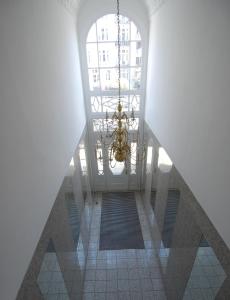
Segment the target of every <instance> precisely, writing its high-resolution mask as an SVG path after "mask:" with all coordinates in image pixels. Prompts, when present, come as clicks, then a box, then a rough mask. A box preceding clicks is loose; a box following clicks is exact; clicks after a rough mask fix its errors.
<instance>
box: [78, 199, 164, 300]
mask: <svg viewBox="0 0 230 300" xmlns="http://www.w3.org/2000/svg"><path fill="white" fill-rule="evenodd" d="M97 197H98V199H96V202H97V203H98V204H97V205H95V208H94V211H93V219H92V227H91V228H92V229H91V236H90V245H89V253H88V260H87V265H86V275H85V285H84V296H83V299H85V300H86V299H87V300H89V299H98V300H103V299H109V300H113V299H133V300H136V299H137V300H139V299H143V300H148V299H159V300H163V299H166V298H165V294H164V290H163V284H162V280H161V273H160V269H159V261H158V259H157V256H156V252H155V250H154V249H153V244H152V239H151V235H150V232H149V227H148V224H147V221H146V216H145V214H144V211H143V206H142V202H141V201H140V199H138V197H137V198H136V203H137V208H138V214H139V218H140V223H141V228H142V234H143V239H144V243H145V249H141V250H137V249H130V250H105V251H99V250H98V249H99V247H98V246H99V238H100V217H101V195H100V194H98V196H97Z"/></svg>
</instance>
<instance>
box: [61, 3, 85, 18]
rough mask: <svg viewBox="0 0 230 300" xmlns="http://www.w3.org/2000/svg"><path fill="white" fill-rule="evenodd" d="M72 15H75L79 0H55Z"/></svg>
mask: <svg viewBox="0 0 230 300" xmlns="http://www.w3.org/2000/svg"><path fill="white" fill-rule="evenodd" d="M57 2H58V3H59V4H60V5H62V6H63V7H64V8H65V9H66V10H67V11H68V12H69V13H70V14H71V15H72V16H74V17H76V14H77V10H78V7H79V3H80V0H57Z"/></svg>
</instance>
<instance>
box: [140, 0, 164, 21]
mask: <svg viewBox="0 0 230 300" xmlns="http://www.w3.org/2000/svg"><path fill="white" fill-rule="evenodd" d="M144 1H145V3H146V6H147V8H148V11H149V16H150V17H151V16H152V15H153V14H155V13H156V11H158V10H159V9H160V7H161V6H162V5H163V4H164V3H166V2H167V1H168V0H144Z"/></svg>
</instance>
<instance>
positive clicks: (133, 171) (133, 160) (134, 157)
mask: <svg viewBox="0 0 230 300" xmlns="http://www.w3.org/2000/svg"><path fill="white" fill-rule="evenodd" d="M130 163H131V166H130V174H131V175H134V174H136V163H137V143H131V159H130Z"/></svg>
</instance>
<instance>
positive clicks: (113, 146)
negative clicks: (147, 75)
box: [96, 0, 146, 173]
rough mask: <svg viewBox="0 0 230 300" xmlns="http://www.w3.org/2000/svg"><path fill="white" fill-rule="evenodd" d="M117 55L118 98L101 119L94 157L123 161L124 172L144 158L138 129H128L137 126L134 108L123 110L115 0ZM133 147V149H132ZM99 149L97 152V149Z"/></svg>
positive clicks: (112, 163)
mask: <svg viewBox="0 0 230 300" xmlns="http://www.w3.org/2000/svg"><path fill="white" fill-rule="evenodd" d="M116 21H117V55H118V98H117V108H116V110H115V112H114V113H113V114H112V117H110V116H109V114H108V111H106V115H105V119H104V120H103V121H102V124H101V126H102V129H99V132H100V141H99V142H98V143H97V144H96V159H97V160H99V161H101V162H103V160H105V159H106V160H108V161H109V164H110V167H111V168H115V166H116V164H117V163H124V165H125V169H126V173H127V169H128V166H130V165H131V164H132V162H135V164H136V163H137V161H140V160H143V159H144V158H145V154H146V149H145V146H142V147H140V146H139V129H138V130H133V131H132V130H130V128H138V120H137V119H136V118H135V115H134V109H133V108H132V110H131V113H130V115H129V116H128V115H127V114H126V113H125V112H124V111H123V106H122V98H123V97H122V96H121V38H120V31H121V30H120V4H119V0H117V14H116ZM132 145H136V147H132ZM102 148H104V149H106V150H108V151H107V153H108V155H106V156H105V157H104V156H103V155H102ZM133 148H135V149H133ZM99 149H100V151H99V153H98V150H99Z"/></svg>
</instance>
